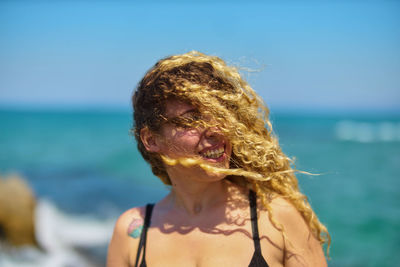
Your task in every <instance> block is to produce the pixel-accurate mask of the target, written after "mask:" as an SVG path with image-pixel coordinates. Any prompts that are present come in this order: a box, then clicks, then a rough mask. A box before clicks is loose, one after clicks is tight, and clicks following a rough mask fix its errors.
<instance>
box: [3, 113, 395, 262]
mask: <svg viewBox="0 0 400 267" xmlns="http://www.w3.org/2000/svg"><path fill="white" fill-rule="evenodd" d="M271 118H272V121H273V125H274V128H275V131H276V132H277V133H278V135H279V140H280V143H281V145H282V148H283V150H284V151H285V152H286V153H287V154H288V155H289V156H291V157H296V161H295V163H296V167H297V168H298V169H300V170H304V171H309V172H312V173H314V174H319V175H318V176H307V175H299V176H298V177H299V180H300V185H301V188H302V190H303V191H304V192H306V194H307V195H308V196H309V199H310V201H311V204H312V206H313V208H314V209H315V210H316V212H317V214H318V215H319V217H320V220H321V221H322V222H324V223H325V224H326V225H327V227H328V229H329V230H330V233H331V235H332V246H331V258H332V260H331V261H330V263H329V266H400V264H399V262H400V231H399V230H400V207H399V203H400V193H399V188H400V179H399V178H400V177H399V174H400V116H396V115H390V116H388V115H386V116H383V115H382V116H374V117H367V116H344V115H340V116H334V115H320V116H316V115H290V114H279V113H276V114H272V117H271ZM0 122H1V129H0V173H3V174H4V173H9V172H18V173H20V174H22V175H23V176H24V177H25V178H26V179H27V180H28V182H29V183H30V184H31V186H32V187H33V189H34V190H35V193H36V195H37V197H39V198H47V199H50V200H51V201H53V202H54V203H55V204H56V205H57V206H59V207H60V208H61V209H63V210H64V211H65V212H67V213H73V214H91V215H94V216H97V217H99V218H109V217H113V216H117V214H119V213H120V212H122V211H123V210H125V209H127V208H129V207H131V206H133V205H142V204H144V203H146V202H150V201H151V202H154V201H155V200H157V199H160V198H162V196H163V195H164V194H165V193H166V192H167V189H166V188H165V187H164V186H163V185H162V184H161V183H160V182H159V181H158V179H157V178H155V177H153V175H152V174H151V172H150V168H149V167H148V166H147V164H146V163H145V162H144V161H143V160H142V159H141V157H140V155H139V154H138V152H137V150H136V145H135V142H134V140H133V137H131V136H130V135H129V129H130V127H131V118H130V114H129V112H105V111H104V112H89V111H85V112H78V111H75V112H68V111H63V112H50V111H15V110H13V111H11V110H2V111H0Z"/></svg>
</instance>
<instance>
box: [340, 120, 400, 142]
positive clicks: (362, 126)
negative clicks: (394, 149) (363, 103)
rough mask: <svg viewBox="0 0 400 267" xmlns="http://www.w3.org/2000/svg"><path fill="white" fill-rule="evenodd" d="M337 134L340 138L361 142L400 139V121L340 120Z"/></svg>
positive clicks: (394, 140)
mask: <svg viewBox="0 0 400 267" xmlns="http://www.w3.org/2000/svg"><path fill="white" fill-rule="evenodd" d="M335 134H336V137H337V138H338V139H339V140H343V141H354V142H360V143H370V142H396V141H400V122H397V123H395V122H387V121H383V122H377V123H371V122H357V121H348V120H344V121H340V122H338V123H337V124H336V127H335Z"/></svg>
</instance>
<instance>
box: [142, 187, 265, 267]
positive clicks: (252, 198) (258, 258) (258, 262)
mask: <svg viewBox="0 0 400 267" xmlns="http://www.w3.org/2000/svg"><path fill="white" fill-rule="evenodd" d="M249 202H250V216H251V229H252V231H253V241H254V254H253V257H252V258H251V261H250V264H249V267H269V266H268V263H267V262H266V261H265V259H264V257H263V255H262V253H261V245H260V237H259V234H258V223H257V197H256V194H255V193H254V191H251V190H250V192H249ZM153 207H154V204H147V206H146V215H145V217H144V225H143V230H142V234H141V235H140V241H139V247H138V250H137V255H136V262H135V267H137V266H138V261H139V256H140V252H141V250H142V248H143V256H142V261H141V262H140V265H139V267H147V264H146V239H147V229H148V228H149V226H150V220H151V214H152V211H153Z"/></svg>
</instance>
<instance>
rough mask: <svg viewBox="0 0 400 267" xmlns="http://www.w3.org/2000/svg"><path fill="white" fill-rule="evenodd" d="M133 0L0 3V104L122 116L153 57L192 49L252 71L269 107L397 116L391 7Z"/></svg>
mask: <svg viewBox="0 0 400 267" xmlns="http://www.w3.org/2000/svg"><path fill="white" fill-rule="evenodd" d="M132 2H134V1H132ZM132 2H131V1H82V2H80V1H71V0H70V1H1V2H0V38H1V39H0V106H17V107H23V108H24V107H51V108H55V107H63V108H64V107H72V108H74V107H79V108H82V107H106V108H109V107H111V108H114V107H116V108H129V101H130V96H131V93H132V90H133V88H134V87H135V85H136V84H137V82H138V81H139V79H140V78H141V77H142V75H143V74H144V73H145V71H146V70H147V69H148V68H150V67H151V66H152V65H153V64H154V63H155V62H156V61H157V60H158V59H160V58H162V57H165V56H167V55H171V54H176V53H183V52H187V51H190V50H199V51H202V52H205V53H208V54H213V55H217V56H220V57H222V58H223V59H225V60H226V61H227V62H229V63H230V64H235V65H238V66H240V67H242V68H243V69H245V68H251V69H255V70H258V71H257V72H245V71H244V72H243V75H244V76H245V77H246V78H247V79H248V81H249V82H250V84H251V85H252V86H253V88H254V89H255V90H256V91H257V92H259V94H260V95H261V96H262V97H263V98H264V100H265V101H266V103H267V104H268V105H269V106H270V107H271V108H272V109H273V108H276V109H286V110H300V109H306V110H374V111H382V110H400V16H399V14H400V2H398V1H322V0H321V1H266V2H265V3H263V2H261V1H255V2H250V3H247V4H244V2H245V1H243V2H242V1H232V2H230V1H219V2H218V1H217V3H214V2H212V1H205V2H202V3H200V1H199V2H198V3H194V2H190V3H185V1H169V2H168V3H164V2H162V1H157V2H151V1H146V3H132ZM143 2H144V1H143ZM165 2H167V1H165Z"/></svg>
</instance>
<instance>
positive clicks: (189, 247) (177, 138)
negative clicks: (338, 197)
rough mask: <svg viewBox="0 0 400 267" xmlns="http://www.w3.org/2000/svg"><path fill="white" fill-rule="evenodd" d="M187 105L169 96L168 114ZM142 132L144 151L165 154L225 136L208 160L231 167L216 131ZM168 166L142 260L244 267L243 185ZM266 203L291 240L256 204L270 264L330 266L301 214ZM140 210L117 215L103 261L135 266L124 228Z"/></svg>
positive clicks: (248, 241) (246, 218)
mask: <svg viewBox="0 0 400 267" xmlns="http://www.w3.org/2000/svg"><path fill="white" fill-rule="evenodd" d="M191 109H193V107H192V106H190V105H188V104H184V103H182V102H179V101H170V102H167V113H166V115H167V116H168V117H172V116H186V114H190V111H191ZM141 137H142V141H143V143H144V145H145V146H146V148H147V149H148V150H149V151H152V152H158V153H162V154H164V155H168V156H170V157H180V156H194V155H196V156H197V155H198V154H199V151H204V149H207V147H214V146H218V145H219V144H220V143H224V144H225V146H226V149H225V152H224V153H225V154H226V155H225V156H226V157H225V156H224V157H222V159H223V160H221V161H220V162H211V161H212V160H210V163H212V164H215V165H216V166H221V167H228V166H229V157H230V153H231V147H230V144H229V142H228V141H227V140H224V138H223V137H222V136H221V135H220V134H219V133H218V131H217V130H213V131H210V129H177V128H176V127H174V126H172V125H166V126H163V128H162V132H161V135H160V136H159V135H157V136H156V135H154V134H152V133H150V132H149V131H147V130H146V129H144V130H143V131H142V132H141ZM167 172H168V175H169V177H170V179H171V182H172V188H171V192H170V194H168V195H167V196H166V197H165V198H164V199H163V200H161V201H160V202H158V203H156V205H155V207H154V210H153V216H152V220H151V227H150V228H149V230H148V233H147V245H146V263H147V266H149V267H153V266H163V267H165V266H174V267H179V266H182V267H183V266H184V267H187V266H193V267H195V266H201V267H209V266H210V267H211V266H216V267H217V266H248V265H249V263H250V260H251V258H252V256H253V253H254V243H253V239H252V230H251V221H250V209H249V202H248V189H246V188H241V187H239V186H238V185H235V184H233V183H231V182H229V181H227V180H226V179H224V178H225V177H224V175H223V174H211V173H207V172H205V171H204V170H202V169H201V168H200V167H190V168H186V167H183V166H181V165H176V166H167ZM269 205H270V207H271V209H272V212H273V216H274V218H275V219H276V220H277V221H278V222H279V223H280V224H282V226H283V227H284V229H285V233H286V236H287V240H289V242H288V241H286V242H284V240H283V237H282V233H281V232H280V231H279V230H278V229H276V228H275V227H274V226H273V224H272V223H271V221H270V220H269V217H268V212H267V211H266V209H264V208H263V207H262V204H261V203H258V208H257V210H258V227H259V232H260V238H261V250H262V254H263V257H264V258H265V260H266V261H267V263H268V264H269V266H271V267H274V266H277V267H279V266H288V267H291V266H327V264H326V260H325V257H324V253H323V251H322V248H321V245H320V244H319V242H318V241H317V240H316V239H315V237H313V235H312V234H311V233H310V230H309V228H308V226H307V225H306V223H305V222H304V220H303V218H302V217H301V215H300V213H299V212H298V211H297V210H296V209H295V208H294V207H293V206H292V205H291V204H290V203H289V202H288V201H286V200H284V199H283V198H280V197H277V198H275V199H272V200H271V201H270V203H269ZM144 213H145V208H144V207H136V208H132V209H130V210H128V211H126V212H125V213H124V214H122V215H121V216H120V217H119V219H118V221H117V223H116V225H115V229H114V234H113V237H112V240H111V242H110V245H109V249H108V258H107V266H108V267H123V266H134V264H135V261H136V253H137V249H138V244H139V237H132V236H137V235H134V234H132V235H129V234H128V229H130V230H132V225H131V224H132V222H133V221H134V224H133V225H134V226H135V227H137V222H139V220H140V219H141V220H143V219H144ZM130 225H131V227H130ZM141 257H142V256H140V258H139V263H140V261H141Z"/></svg>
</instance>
